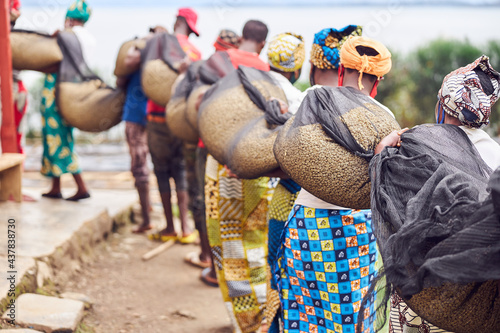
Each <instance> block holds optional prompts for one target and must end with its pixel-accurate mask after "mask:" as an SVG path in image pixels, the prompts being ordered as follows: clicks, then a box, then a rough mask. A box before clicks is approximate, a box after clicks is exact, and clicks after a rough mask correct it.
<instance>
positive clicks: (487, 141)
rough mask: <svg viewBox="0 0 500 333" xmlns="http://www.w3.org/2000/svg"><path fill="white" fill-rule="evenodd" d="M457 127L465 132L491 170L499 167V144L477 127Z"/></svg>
mask: <svg viewBox="0 0 500 333" xmlns="http://www.w3.org/2000/svg"><path fill="white" fill-rule="evenodd" d="M459 127H460V128H461V129H462V130H463V131H464V132H465V134H467V136H468V137H469V140H470V141H471V142H472V143H473V144H474V146H475V147H476V149H477V151H478V152H479V155H481V157H482V158H483V160H484V162H485V163H486V164H487V165H488V166H489V167H490V168H491V169H492V170H493V171H495V170H496V169H497V168H498V167H500V145H499V144H498V143H497V142H496V141H495V140H493V139H492V138H491V137H490V136H489V135H488V133H486V132H485V131H483V130H482V129H478V128H469V127H465V126H459Z"/></svg>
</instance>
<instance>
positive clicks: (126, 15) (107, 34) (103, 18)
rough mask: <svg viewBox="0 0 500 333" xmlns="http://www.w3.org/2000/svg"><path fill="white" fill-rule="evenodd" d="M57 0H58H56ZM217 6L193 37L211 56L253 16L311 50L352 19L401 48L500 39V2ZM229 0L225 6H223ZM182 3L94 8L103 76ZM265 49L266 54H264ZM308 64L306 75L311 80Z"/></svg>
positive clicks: (54, 17) (202, 12) (44, 24)
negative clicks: (327, 31)
mask: <svg viewBox="0 0 500 333" xmlns="http://www.w3.org/2000/svg"><path fill="white" fill-rule="evenodd" d="M52 3H57V2H54V1H53V2H52ZM213 3H214V5H213V6H208V7H201V8H195V9H196V10H197V12H198V17H199V20H198V26H199V31H200V33H201V36H200V37H199V38H196V37H195V36H192V37H191V40H192V42H193V44H195V45H196V46H197V47H198V48H199V49H200V50H201V51H202V53H203V56H204V57H208V56H209V55H211V54H212V53H213V51H214V49H213V46H212V44H213V42H214V40H215V38H216V37H217V35H218V33H219V31H220V29H223V28H228V29H232V30H234V31H236V32H238V33H240V32H241V29H242V27H243V25H244V23H245V22H246V21H247V20H249V19H260V20H262V21H263V22H265V23H266V24H267V25H268V27H269V36H273V35H276V34H278V33H281V32H285V31H292V32H296V33H299V34H301V35H303V36H304V38H305V40H306V45H307V51H308V53H309V50H310V47H311V43H312V40H313V36H314V33H316V32H318V31H319V30H321V29H323V28H326V27H335V28H341V27H343V26H345V25H348V24H358V25H362V26H363V27H364V31H363V32H364V35H365V36H368V37H372V38H375V39H377V40H379V41H381V42H382V43H384V44H385V45H387V46H388V47H389V49H391V50H394V51H398V52H403V53H405V52H408V51H410V50H412V49H415V48H416V47H418V46H419V45H422V44H424V43H425V42H427V41H429V40H431V39H435V38H438V37H445V38H457V39H469V40H471V41H473V42H474V44H476V45H482V44H484V43H485V42H486V41H488V40H491V39H500V37H499V35H498V33H499V31H500V23H499V19H498V18H499V17H500V7H449V6H448V7H446V6H443V7H439V6H428V7H427V6H426V7H418V6H401V5H398V2H397V1H393V2H392V3H393V5H387V6H382V7H371V6H368V7H363V6H353V7H345V6H342V7H335V6H329V7H306V6H304V7H246V8H241V7H237V6H234V5H231V4H234V3H236V4H237V3H238V1H237V0H235V1H214V2H213ZM220 4H223V5H220ZM175 14H176V8H174V7H162V8H151V7H148V8H130V7H127V8H116V7H114V8H110V7H109V8H102V7H97V8H94V12H93V16H92V17H91V19H90V20H89V22H88V24H87V27H88V29H89V30H90V32H91V33H92V34H93V35H94V36H95V37H96V39H97V43H98V45H97V49H98V57H97V60H96V64H94V67H97V68H98V69H99V72H100V73H101V74H102V75H103V76H105V77H106V76H108V77H111V73H112V71H113V69H114V63H115V59H116V54H117V52H118V49H119V47H120V45H121V44H122V43H123V42H124V41H126V40H128V39H131V38H133V37H134V36H137V35H144V34H145V33H147V31H148V29H149V27H150V26H154V25H157V24H161V25H164V26H165V27H167V28H168V29H169V30H171V29H172V26H173V23H174V20H175ZM64 15H65V8H57V7H53V6H52V7H25V8H23V11H22V16H21V18H20V20H19V22H18V25H16V27H18V28H27V29H36V30H42V31H46V32H53V31H54V30H56V29H58V28H59V29H60V28H61V27H62V24H63V21H64ZM264 55H265V50H264V52H263V53H262V56H263V57H264ZM307 71H308V66H306V67H305V68H304V73H303V76H302V79H304V80H307Z"/></svg>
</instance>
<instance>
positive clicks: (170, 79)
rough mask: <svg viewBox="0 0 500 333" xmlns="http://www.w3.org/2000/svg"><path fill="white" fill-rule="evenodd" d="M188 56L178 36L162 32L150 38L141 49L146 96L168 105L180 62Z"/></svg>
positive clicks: (143, 87) (142, 79) (142, 82)
mask: <svg viewBox="0 0 500 333" xmlns="http://www.w3.org/2000/svg"><path fill="white" fill-rule="evenodd" d="M185 57H186V53H184V51H183V50H182V47H181V45H180V44H179V41H178V40H177V37H175V36H174V35H171V34H169V33H166V32H165V33H161V34H157V35H156V36H154V37H153V38H152V39H150V40H149V41H148V42H147V44H146V47H145V48H144V49H143V50H142V51H141V68H142V71H141V85H142V89H143V90H144V93H145V94H146V96H147V97H148V98H149V99H151V100H153V102H155V103H156V104H158V105H161V106H166V105H167V103H168V101H169V100H170V96H171V95H172V86H173V84H174V82H175V80H176V79H177V76H178V75H179V73H178V68H179V62H180V61H181V60H183V59H184V58H185Z"/></svg>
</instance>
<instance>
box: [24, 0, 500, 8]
mask: <svg viewBox="0 0 500 333" xmlns="http://www.w3.org/2000/svg"><path fill="white" fill-rule="evenodd" d="M72 1H73V0H21V3H22V5H23V6H67V5H68V4H69V3H71V2H72ZM87 2H88V3H89V4H90V5H91V6H92V7H104V6H106V7H108V6H122V7H123V6H127V7H129V6H133V7H138V6H141V7H144V6H155V7H168V6H174V7H178V6H179V1H172V0H169V1H165V0H141V1H137V0H87ZM361 4H368V5H391V4H393V5H394V4H397V5H401V4H403V5H404V4H408V5H435V4H440V5H474V6H478V5H496V6H500V0H184V1H182V5H183V6H213V7H221V6H230V7H239V6H263V5H266V6H279V5H286V6H314V5H321V6H346V5H361Z"/></svg>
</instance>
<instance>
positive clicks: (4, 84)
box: [0, 0, 17, 153]
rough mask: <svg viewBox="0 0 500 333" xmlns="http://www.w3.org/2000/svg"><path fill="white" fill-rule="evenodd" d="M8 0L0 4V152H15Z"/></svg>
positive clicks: (3, 0)
mask: <svg viewBox="0 0 500 333" xmlns="http://www.w3.org/2000/svg"><path fill="white" fill-rule="evenodd" d="M9 34H10V1H8V0H2V4H1V5H0V90H1V101H2V106H1V108H2V109H1V110H2V126H1V128H0V140H1V145H2V153H17V143H16V125H15V122H14V101H13V98H12V50H11V48H10V38H9Z"/></svg>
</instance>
